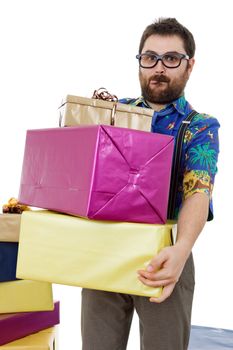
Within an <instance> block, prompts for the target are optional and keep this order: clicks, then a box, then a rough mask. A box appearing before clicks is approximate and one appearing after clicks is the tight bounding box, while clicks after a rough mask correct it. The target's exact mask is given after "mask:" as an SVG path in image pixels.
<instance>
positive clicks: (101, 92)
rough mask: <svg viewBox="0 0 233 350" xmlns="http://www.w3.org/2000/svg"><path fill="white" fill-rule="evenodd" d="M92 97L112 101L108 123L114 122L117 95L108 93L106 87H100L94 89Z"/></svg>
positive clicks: (112, 123)
mask: <svg viewBox="0 0 233 350" xmlns="http://www.w3.org/2000/svg"><path fill="white" fill-rule="evenodd" d="M92 98H96V99H98V100H104V101H109V102H114V104H113V108H112V112H111V120H110V124H111V125H114V124H115V115H116V107H117V102H118V98H117V96H116V95H112V94H110V93H109V92H108V90H107V89H105V88H104V87H101V88H99V89H98V90H95V91H94V92H93V95H92Z"/></svg>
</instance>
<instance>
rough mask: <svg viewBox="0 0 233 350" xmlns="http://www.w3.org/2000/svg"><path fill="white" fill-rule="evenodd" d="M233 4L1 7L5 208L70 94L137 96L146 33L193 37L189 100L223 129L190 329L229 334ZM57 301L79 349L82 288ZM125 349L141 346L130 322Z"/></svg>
mask: <svg viewBox="0 0 233 350" xmlns="http://www.w3.org/2000/svg"><path fill="white" fill-rule="evenodd" d="M230 5H231V1H230V0H229V1H227V0H221V1H220V2H219V1H210V0H207V1H202V2H198V1H197V2H188V1H181V0H180V1H179V0H177V1H170V0H167V1H156V0H153V1H151V0H148V1H146V0H144V1H138V0H134V1H132V0H124V1H101V0H99V1H94V0H93V1H91V0H85V1H78V0H76V1H75V0H61V1H59V0H57V1H56V2H55V1H50V0H46V1H43V0H38V1H37V0H5V1H4V0H0V49H1V51H0V90H1V91H0V93H1V94H0V96H1V107H0V113H1V114H0V118H1V119H0V120H1V124H0V125H1V127H0V151H1V158H0V161H1V170H0V204H3V203H4V202H6V201H7V200H8V199H9V198H10V197H11V196H16V197H17V195H18V189H19V181H20V173H21V164H22V157H23V150H24V141H25V131H26V129H33V128H44V127H56V126H57V125H58V114H57V108H58V106H59V104H60V101H61V99H62V98H63V97H64V96H65V95H67V94H74V95H80V96H87V97H91V95H92V92H93V90H94V89H96V88H99V87H101V86H104V87H106V88H107V89H108V90H109V91H110V92H112V93H114V94H116V95H117V96H118V97H137V96H138V95H140V88H139V83H138V66H137V62H136V59H135V55H136V53H137V49H138V44H139V40H140V37H141V34H142V31H143V30H144V28H145V27H146V26H147V25H148V24H150V23H151V22H152V21H153V20H154V19H155V18H157V17H161V16H162V17H169V16H170V17H176V18H177V19H178V20H179V21H180V22H181V23H183V24H184V25H185V26H187V27H188V28H189V29H190V30H191V31H192V32H193V34H194V37H195V39H196V44H197V51H196V66H195V69H194V71H193V73H192V76H191V80H190V82H189V84H188V87H187V89H186V98H187V99H188V100H189V101H190V102H191V103H192V105H193V107H194V108H195V109H197V110H198V111H200V112H206V113H209V114H212V115H214V116H215V117H217V118H218V119H219V121H220V123H221V126H222V127H221V133H220V140H221V153H220V159H219V173H218V175H217V177H216V185H215V190H214V204H215V220H214V221H213V222H211V223H208V224H207V225H206V227H205V229H204V230H203V233H202V234H201V236H200V237H199V239H198V241H197V243H196V245H195V248H194V256H195V260H196V293H195V299H194V306H193V324H198V325H205V326H213V327H221V328H230V329H233V316H232V306H233V305H232V304H233V301H232V295H233V281H232V280H233V279H232V265H233V252H232V244H233V237H232V236H233V232H232V220H231V217H232V215H231V208H232V203H231V198H232V195H233V193H232V178H231V162H232V135H231V134H232V129H231V125H232V108H231V104H232V78H233V74H232V67H233V50H232V36H231V32H232V16H231V14H232V11H231V10H230ZM54 296H55V298H56V299H59V300H60V301H61V325H60V327H59V332H60V350H63V349H81V336H80V289H79V288H76V287H67V286H58V285H55V286H54ZM128 349H129V350H138V349H139V338H138V325H137V319H136V317H135V318H134V321H133V327H132V331H131V334H130V340H129V346H128Z"/></svg>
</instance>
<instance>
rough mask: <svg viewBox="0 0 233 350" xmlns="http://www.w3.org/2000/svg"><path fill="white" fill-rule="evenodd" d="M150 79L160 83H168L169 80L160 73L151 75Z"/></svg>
mask: <svg viewBox="0 0 233 350" xmlns="http://www.w3.org/2000/svg"><path fill="white" fill-rule="evenodd" d="M151 80H154V81H157V82H158V83H162V82H165V83H169V82H170V79H169V78H168V77H166V76H165V75H162V74H157V75H153V77H151V78H150V80H149V81H151Z"/></svg>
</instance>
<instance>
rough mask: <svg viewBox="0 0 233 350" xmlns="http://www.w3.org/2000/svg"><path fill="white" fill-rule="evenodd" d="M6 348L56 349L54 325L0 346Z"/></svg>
mask: <svg viewBox="0 0 233 350" xmlns="http://www.w3.org/2000/svg"><path fill="white" fill-rule="evenodd" d="M0 349H8V350H56V349H57V347H56V327H51V328H47V329H45V330H43V331H40V332H38V333H34V334H31V335H28V336H27V337H24V338H21V339H18V340H15V341H13V342H10V343H8V344H5V345H2V346H0Z"/></svg>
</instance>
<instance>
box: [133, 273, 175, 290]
mask: <svg viewBox="0 0 233 350" xmlns="http://www.w3.org/2000/svg"><path fill="white" fill-rule="evenodd" d="M138 279H139V281H141V282H142V283H143V284H145V285H146V286H148V287H154V288H156V287H163V286H166V285H168V284H170V283H171V281H170V280H167V279H165V280H161V281H151V280H149V279H147V278H145V277H142V276H139V277H138Z"/></svg>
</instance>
